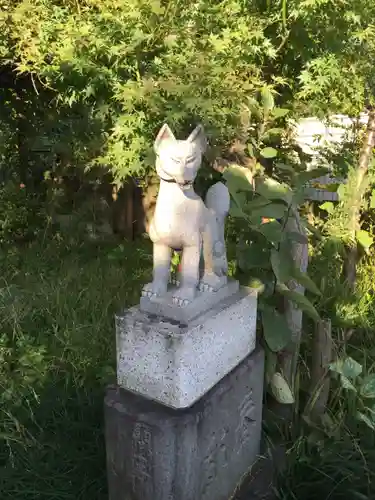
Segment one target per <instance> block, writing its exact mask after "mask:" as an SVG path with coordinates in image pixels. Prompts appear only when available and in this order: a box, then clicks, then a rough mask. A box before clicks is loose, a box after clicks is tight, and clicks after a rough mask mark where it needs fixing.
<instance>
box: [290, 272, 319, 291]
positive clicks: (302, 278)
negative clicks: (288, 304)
mask: <svg viewBox="0 0 375 500" xmlns="http://www.w3.org/2000/svg"><path fill="white" fill-rule="evenodd" d="M292 275H293V278H295V280H296V281H297V282H298V283H299V284H300V285H302V286H303V287H305V288H306V290H308V291H309V292H311V293H314V294H315V295H319V296H321V295H322V293H321V291H320V290H319V288H318V287H317V286H316V284H315V283H314V282H313V280H312V279H311V278H310V276H309V275H308V274H307V273H303V272H302V271H301V270H300V269H298V267H296V266H294V269H293V272H292Z"/></svg>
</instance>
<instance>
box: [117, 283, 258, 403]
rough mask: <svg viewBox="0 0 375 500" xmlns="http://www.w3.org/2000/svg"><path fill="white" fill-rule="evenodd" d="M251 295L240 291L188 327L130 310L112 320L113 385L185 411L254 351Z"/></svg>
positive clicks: (253, 295) (254, 297)
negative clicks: (114, 348)
mask: <svg viewBox="0 0 375 500" xmlns="http://www.w3.org/2000/svg"><path fill="white" fill-rule="evenodd" d="M256 314H257V294H256V291H254V290H252V289H248V288H241V289H240V290H239V291H237V292H236V293H233V294H231V295H230V296H229V297H226V298H225V299H224V300H222V301H219V302H217V303H216V304H215V306H214V307H212V308H211V309H210V310H209V311H207V312H206V313H204V314H201V315H199V316H198V317H196V318H195V319H194V320H192V321H190V322H189V323H188V324H183V323H180V322H176V321H172V320H168V319H166V318H163V317H162V316H156V315H152V314H149V313H145V312H142V311H141V310H140V309H139V307H133V308H131V309H129V310H127V311H125V313H124V314H123V315H120V316H118V317H117V321H116V336H117V341H116V343H117V383H118V385H119V386H121V387H123V388H124V389H127V390H130V391H133V392H136V393H139V394H142V395H144V396H146V397H148V398H151V399H154V400H156V401H158V402H160V403H162V404H165V405H167V406H171V407H172V408H187V407H189V406H191V405H192V404H194V403H195V401H197V400H198V399H199V398H200V397H202V396H203V395H204V394H205V393H206V392H207V391H209V390H210V389H211V388H212V387H213V386H214V385H215V384H216V383H218V382H219V380H220V379H222V378H223V377H224V376H225V375H226V374H227V373H229V372H230V371H231V370H233V368H235V366H237V364H238V363H240V362H241V361H242V360H243V359H244V358H245V357H246V356H247V355H248V354H250V353H251V352H252V351H253V350H254V348H255V329H256Z"/></svg>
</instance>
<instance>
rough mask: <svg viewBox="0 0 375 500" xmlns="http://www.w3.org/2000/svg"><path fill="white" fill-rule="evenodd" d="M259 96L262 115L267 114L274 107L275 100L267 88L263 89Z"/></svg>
mask: <svg viewBox="0 0 375 500" xmlns="http://www.w3.org/2000/svg"><path fill="white" fill-rule="evenodd" d="M261 94H262V104H263V109H264V113H265V114H267V113H268V112H269V111H271V110H272V109H273V108H274V107H275V99H274V98H273V95H272V92H271V91H270V89H269V88H268V87H263V88H262V90H261Z"/></svg>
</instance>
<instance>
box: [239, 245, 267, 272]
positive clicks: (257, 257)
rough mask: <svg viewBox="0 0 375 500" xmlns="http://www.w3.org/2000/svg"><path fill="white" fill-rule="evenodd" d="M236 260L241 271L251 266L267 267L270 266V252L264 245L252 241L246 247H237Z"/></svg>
mask: <svg viewBox="0 0 375 500" xmlns="http://www.w3.org/2000/svg"><path fill="white" fill-rule="evenodd" d="M237 261H238V265H239V267H240V269H242V270H243V271H247V270H249V269H252V268H262V269H268V268H269V267H270V253H269V251H268V250H267V249H266V248H264V245H257V244H255V243H253V244H252V245H249V246H248V247H245V248H238V250H237Z"/></svg>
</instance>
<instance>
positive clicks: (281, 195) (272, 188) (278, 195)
mask: <svg viewBox="0 0 375 500" xmlns="http://www.w3.org/2000/svg"><path fill="white" fill-rule="evenodd" d="M255 191H256V192H257V193H259V194H260V195H261V196H263V197H264V198H267V199H268V200H283V201H285V203H286V204H287V205H289V204H290V202H291V201H292V197H293V191H292V190H291V189H290V187H289V186H288V185H286V184H282V183H281V182H278V181H276V180H275V179H271V178H270V177H266V178H262V179H256V182H255Z"/></svg>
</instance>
